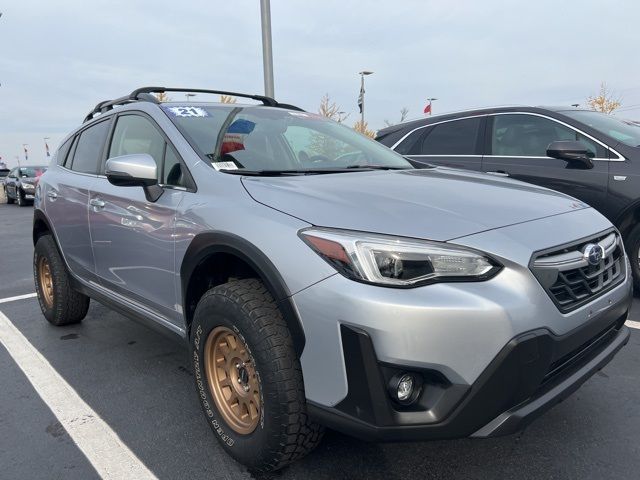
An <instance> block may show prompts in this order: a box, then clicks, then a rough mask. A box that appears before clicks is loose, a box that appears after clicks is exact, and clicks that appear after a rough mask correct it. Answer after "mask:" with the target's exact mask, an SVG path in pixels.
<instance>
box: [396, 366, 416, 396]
mask: <svg viewBox="0 0 640 480" xmlns="http://www.w3.org/2000/svg"><path fill="white" fill-rule="evenodd" d="M415 383H416V382H415V380H414V379H413V375H410V374H408V373H405V374H404V375H402V376H401V377H400V380H398V386H397V388H396V397H397V398H398V401H399V402H401V403H405V402H407V401H408V400H410V399H411V397H412V396H413V388H414V386H415Z"/></svg>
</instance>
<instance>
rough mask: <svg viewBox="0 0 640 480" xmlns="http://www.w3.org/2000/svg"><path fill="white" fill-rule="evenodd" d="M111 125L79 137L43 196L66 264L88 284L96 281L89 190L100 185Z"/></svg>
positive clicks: (93, 128) (97, 126)
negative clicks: (99, 172)
mask: <svg viewBox="0 0 640 480" xmlns="http://www.w3.org/2000/svg"><path fill="white" fill-rule="evenodd" d="M110 123H111V119H110V118H109V119H106V120H103V121H100V122H97V123H95V124H93V125H91V126H90V127H88V128H86V129H84V130H83V131H82V132H80V133H79V134H78V135H76V137H75V138H74V140H73V143H72V145H71V149H70V150H69V153H68V155H67V156H66V158H65V159H64V160H63V159H59V160H58V162H59V164H60V166H57V167H53V168H51V169H50V170H51V172H50V173H48V174H47V182H46V190H45V191H44V192H43V198H44V202H45V212H46V214H47V216H48V217H49V219H50V220H51V223H52V224H53V227H54V230H55V233H56V236H57V239H58V242H59V244H60V248H61V249H62V252H63V253H64V256H65V259H66V261H67V263H68V265H69V267H70V268H71V270H72V271H73V272H74V273H75V274H76V275H78V276H80V277H82V278H84V279H87V280H91V279H93V278H94V277H95V265H94V261H93V250H92V248H91V236H90V234H89V220H88V215H87V212H88V206H89V190H90V189H91V187H92V186H93V184H94V182H95V181H96V177H97V173H98V165H99V162H100V158H101V157H102V152H103V148H104V143H105V140H106V137H107V132H108V131H109V125H110ZM61 150H62V149H61Z"/></svg>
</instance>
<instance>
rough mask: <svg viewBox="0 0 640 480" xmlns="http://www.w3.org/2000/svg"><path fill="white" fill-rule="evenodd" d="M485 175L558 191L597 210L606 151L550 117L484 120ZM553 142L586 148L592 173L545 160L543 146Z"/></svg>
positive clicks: (606, 167) (602, 196) (604, 186)
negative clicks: (591, 163)
mask: <svg viewBox="0 0 640 480" xmlns="http://www.w3.org/2000/svg"><path fill="white" fill-rule="evenodd" d="M487 135H488V137H487V144H486V146H487V148H486V151H487V153H486V154H485V156H484V157H483V159H482V167H483V170H484V171H485V172H490V173H493V174H497V175H504V176H509V177H512V178H515V179H518V180H522V181H524V182H528V183H533V184H535V185H540V186H543V187H547V188H550V189H552V190H557V191H559V192H563V193H566V194H568V195H571V196H573V197H576V198H578V199H580V200H582V201H583V202H586V203H587V204H589V205H591V206H593V207H595V208H599V207H601V206H602V204H603V203H604V202H605V200H606V194H607V180H608V170H609V158H608V156H609V151H608V149H607V148H606V147H604V146H602V145H601V144H600V143H598V142H596V141H594V140H592V139H591V138H588V137H586V136H585V135H583V134H581V133H580V132H578V131H576V130H574V129H573V128H571V127H569V126H567V125H565V124H562V123H559V122H557V121H555V120H553V119H551V118H548V117H544V116H540V115H533V114H528V113H522V114H516V113H509V114H499V115H493V116H491V117H489V124H488V126H487ZM558 140H574V141H578V142H580V143H582V144H583V145H585V147H586V148H587V150H588V151H589V153H590V156H591V157H592V159H593V165H594V166H593V168H592V169H581V168H573V167H571V166H570V165H569V164H568V163H567V162H566V161H564V160H559V159H556V158H551V157H548V156H547V147H548V146H549V144H550V143H551V142H554V141H558Z"/></svg>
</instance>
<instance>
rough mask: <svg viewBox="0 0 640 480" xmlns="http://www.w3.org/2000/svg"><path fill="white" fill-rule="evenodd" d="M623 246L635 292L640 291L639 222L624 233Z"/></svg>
mask: <svg viewBox="0 0 640 480" xmlns="http://www.w3.org/2000/svg"><path fill="white" fill-rule="evenodd" d="M624 246H625V250H626V251H627V255H628V256H629V262H630V263H631V273H632V274H633V286H634V288H635V291H636V292H640V224H638V225H636V226H635V227H633V229H632V230H631V231H630V232H629V233H628V234H627V235H626V238H625V239H624Z"/></svg>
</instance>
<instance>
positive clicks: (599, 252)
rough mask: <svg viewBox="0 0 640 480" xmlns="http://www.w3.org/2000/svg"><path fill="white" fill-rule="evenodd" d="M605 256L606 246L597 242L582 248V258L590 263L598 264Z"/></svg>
mask: <svg viewBox="0 0 640 480" xmlns="http://www.w3.org/2000/svg"><path fill="white" fill-rule="evenodd" d="M603 257H604V248H603V247H602V245H598V244H597V243H589V244H587V245H585V247H584V250H582V258H584V259H585V260H586V261H587V263H588V264H589V265H598V264H599V263H600V261H601V260H602V258H603Z"/></svg>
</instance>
